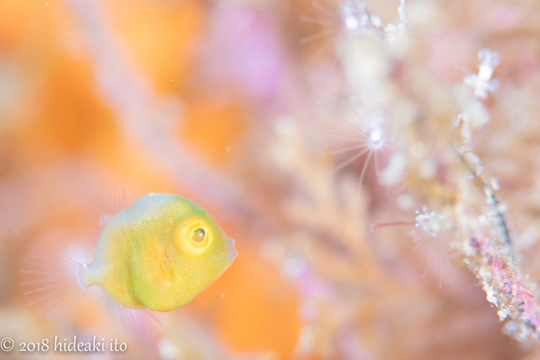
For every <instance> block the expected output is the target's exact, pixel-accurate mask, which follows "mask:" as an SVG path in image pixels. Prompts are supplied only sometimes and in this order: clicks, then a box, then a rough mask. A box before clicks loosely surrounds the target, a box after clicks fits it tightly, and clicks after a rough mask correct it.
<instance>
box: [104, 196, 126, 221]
mask: <svg viewBox="0 0 540 360" xmlns="http://www.w3.org/2000/svg"><path fill="white" fill-rule="evenodd" d="M100 203H101V207H102V208H103V214H102V215H101V217H100V219H99V224H100V225H101V226H102V227H105V226H106V225H107V224H108V223H109V222H110V221H111V219H112V218H113V217H115V216H116V215H117V214H119V213H121V212H123V211H125V210H126V209H127V200H126V189H125V188H114V189H111V190H107V191H105V192H103V194H102V195H101V196H100Z"/></svg>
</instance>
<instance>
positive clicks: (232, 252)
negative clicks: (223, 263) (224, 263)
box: [227, 238, 238, 261]
mask: <svg viewBox="0 0 540 360" xmlns="http://www.w3.org/2000/svg"><path fill="white" fill-rule="evenodd" d="M234 244H236V242H235V241H234V239H231V238H229V242H228V244H227V245H228V247H229V256H230V258H231V261H232V260H234V258H236V256H237V255H238V251H237V250H236V248H235V247H234Z"/></svg>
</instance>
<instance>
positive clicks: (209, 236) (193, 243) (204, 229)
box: [175, 216, 214, 254]
mask: <svg viewBox="0 0 540 360" xmlns="http://www.w3.org/2000/svg"><path fill="white" fill-rule="evenodd" d="M179 225H180V226H178V228H177V230H176V235H175V236H176V243H177V245H178V246H179V247H180V248H181V249H183V250H185V251H187V252H188V253H190V254H199V253H201V252H204V251H207V250H208V248H209V247H210V245H211V244H212V240H213V234H214V233H213V231H212V227H211V226H210V224H209V223H208V221H207V220H206V219H203V218H201V217H198V216H197V217H191V218H188V219H185V220H184V221H183V222H182V223H181V224H179Z"/></svg>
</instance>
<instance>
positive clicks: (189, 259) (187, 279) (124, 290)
mask: <svg viewBox="0 0 540 360" xmlns="http://www.w3.org/2000/svg"><path fill="white" fill-rule="evenodd" d="M236 255H237V251H236V249H235V248H234V240H232V239H229V238H228V237H227V236H226V235H225V233H224V232H223V230H221V228H220V227H219V226H218V224H217V223H216V221H215V219H214V217H213V216H212V215H210V214H209V213H208V212H207V211H206V210H205V209H204V208H202V207H201V206H200V205H198V204H196V203H195V202H193V201H191V200H189V199H186V198H184V197H181V196H178V195H173V194H160V193H152V194H149V195H147V196H144V197H142V198H140V199H139V200H137V201H136V202H135V203H134V204H133V205H132V206H131V207H130V208H128V209H126V210H124V211H122V212H120V213H118V214H116V215H115V216H114V217H112V218H111V219H110V220H109V221H108V222H107V223H106V224H105V226H104V228H103V231H102V233H101V236H100V239H99V243H98V247H97V251H96V256H95V259H94V261H93V262H91V263H89V264H81V263H77V264H73V263H71V264H67V265H66V266H60V265H57V266H52V267H51V266H47V267H42V268H41V269H39V271H36V270H30V271H27V273H28V274H37V275H38V276H39V279H38V281H35V280H30V281H26V282H24V283H23V288H29V289H28V290H27V291H26V294H29V295H31V296H35V295H38V296H42V295H44V296H43V297H42V298H43V299H49V298H51V294H46V293H45V292H46V289H47V288H48V286H41V284H50V282H51V281H54V279H60V278H62V276H63V278H64V279H68V278H70V279H74V278H75V279H77V281H78V284H76V285H77V286H78V287H79V288H80V289H82V290H85V289H86V288H88V287H90V286H93V285H98V286H100V287H101V288H103V290H104V291H105V292H106V293H107V294H108V295H110V297H112V298H113V299H114V300H116V302H118V303H119V304H120V305H122V306H124V307H128V308H133V309H150V310H155V311H169V310H173V309H177V308H179V307H181V306H183V305H185V304H186V303H188V302H189V301H191V300H192V299H193V298H194V297H195V296H196V295H197V294H198V293H200V292H201V291H203V290H204V289H206V288H207V287H208V286H210V285H211V284H212V283H213V282H214V281H215V280H217V279H218V278H219V277H220V276H221V275H222V274H223V272H225V270H227V268H228V267H229V266H230V265H231V264H232V262H233V261H234V259H235V257H236ZM50 262H51V261H49V263H50ZM30 263H31V264H32V263H33V262H32V261H31V262H30ZM37 263H39V262H37ZM32 265H34V264H32ZM64 269H69V271H71V272H75V274H73V273H68V272H67V271H65V270H64ZM56 271H62V272H63V273H62V274H57V273H56ZM66 283H67V280H66ZM35 286H41V287H39V288H37V289H32V288H31V287H35ZM55 288H57V287H55ZM44 289H45V290H44ZM72 292H73V291H72V289H70V290H69V291H64V293H72ZM58 296H61V294H58ZM40 301H41V299H38V302H40Z"/></svg>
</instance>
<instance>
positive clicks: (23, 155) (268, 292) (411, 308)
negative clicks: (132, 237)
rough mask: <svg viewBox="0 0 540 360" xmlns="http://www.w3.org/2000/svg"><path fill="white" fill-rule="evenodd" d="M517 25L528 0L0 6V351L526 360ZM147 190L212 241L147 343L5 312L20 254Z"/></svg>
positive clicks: (533, 86) (532, 149)
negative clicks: (194, 277)
mask: <svg viewBox="0 0 540 360" xmlns="http://www.w3.org/2000/svg"><path fill="white" fill-rule="evenodd" d="M539 35H540V2H538V1H534V0H519V1H510V0H500V1H488V0H478V1H474V2H470V1H465V0H455V1H451V2H449V1H443V0H433V1H430V0H407V1H404V0H402V1H398V0H382V1H381V0H379V1H375V0H366V1H359V0H358V1H356V0H347V1H346V0H327V1H324V0H321V1H315V2H312V1H308V0H305V1H304V0H263V1H248V0H243V1H242V0H237V1H233V0H227V1H202V0H130V1H128V0H109V1H104V0H94V1H89V0H48V1H41V0H40V1H36V0H1V1H0V339H1V340H0V341H1V348H0V358H6V359H8V358H11V359H18V358H26V359H41V358H50V359H56V358H61V359H148V358H154V359H358V360H360V359H415V360H419V359H534V358H536V357H538V356H539V354H540V348H539V344H538V338H539V336H540V297H539V295H540V294H539V289H538V284H539V283H540V262H539V261H538V256H539V255H540V244H539V242H538V240H539V237H540V222H538V218H539V214H540V161H539V159H540V126H539V121H538V119H539V114H540V112H539V110H540V108H539V107H540V102H539V101H538V97H537V95H538V94H539V93H540V43H539V42H538V36H539ZM535 94H536V95H535ZM149 192H160V193H172V194H178V195H181V196H184V197H187V198H189V199H192V200H193V201H195V202H197V203H198V204H200V205H201V206H203V207H204V208H205V209H206V210H208V211H209V212H210V213H211V214H213V215H214V217H215V219H216V221H217V222H218V223H219V226H220V227H221V228H222V229H223V230H224V232H225V233H226V234H227V235H228V236H230V237H231V238H234V239H235V241H236V249H237V250H238V256H237V258H236V259H235V260H234V263H233V264H232V265H231V267H230V268H229V269H228V270H227V271H225V273H224V274H223V275H222V276H221V277H220V278H219V279H218V280H217V281H216V282H215V283H214V284H212V285H211V286H210V287H209V288H208V289H206V290H204V291H203V292H201V293H200V294H199V295H198V296H197V297H195V299H194V300H192V301H191V302H190V303H188V304H187V305H185V306H183V307H181V308H180V309H178V310H174V311H171V312H166V313H160V314H157V315H156V316H157V317H158V318H159V321H160V322H161V325H160V326H159V327H158V328H157V330H156V333H155V334H153V336H141V335H137V333H136V332H135V333H133V332H130V331H129V330H130V329H126V326H124V325H123V324H122V323H120V322H118V320H117V319H116V318H115V317H114V316H111V314H110V313H109V312H108V310H107V309H106V308H105V307H104V306H103V304H101V302H100V301H99V296H94V295H95V294H93V293H92V291H88V292H87V294H85V296H84V297H83V298H82V299H81V300H80V301H79V302H77V304H75V305H74V306H73V307H70V308H67V307H66V308H65V309H60V311H59V314H57V316H54V317H51V318H48V317H43V316H41V315H40V314H39V313H38V312H37V311H35V309H34V308H33V307H32V306H30V305H29V304H28V302H27V301H26V300H25V297H24V296H23V294H22V292H21V289H20V273H21V268H22V267H23V264H24V262H25V258H26V256H27V254H28V252H29V251H30V249H31V248H33V247H36V246H37V247H39V246H40V245H39V244H41V243H51V242H52V243H57V244H69V243H70V242H73V243H75V242H90V243H91V244H94V245H92V246H95V243H97V239H98V237H99V234H100V232H101V227H100V219H102V217H103V215H104V214H110V212H111V211H114V210H117V209H118V208H119V202H123V201H124V200H123V198H124V196H125V197H126V200H125V202H126V203H127V205H128V206H129V205H131V204H132V203H133V202H134V201H136V200H137V199H139V198H141V197H142V196H145V195H146V194H147V193H149ZM36 244H37V245H36ZM61 246H64V245H61ZM66 246H67V245H66ZM74 336H76V337H77V341H79V342H92V341H93V340H94V337H95V338H97V339H99V340H101V339H102V340H103V342H104V343H106V344H107V346H106V347H105V349H102V350H98V351H93V352H89V351H71V352H69V351H61V350H60V349H61V347H60V348H57V349H55V348H54V347H51V348H49V349H48V351H38V345H37V344H43V341H44V340H48V341H49V342H48V344H49V345H52V344H54V343H55V339H56V340H58V339H60V341H61V342H63V343H66V344H67V343H69V342H71V341H72V340H73V341H75V340H74ZM7 338H9V339H12V341H13V345H14V348H13V349H11V350H10V351H7V350H6V348H4V346H7V345H9V341H8V343H6V342H4V339H7ZM64 339H65V341H64ZM116 340H117V341H118V342H121V343H125V344H126V350H125V351H112V350H110V347H109V344H110V343H114V342H115V341H116ZM23 344H24V345H23ZM30 344H33V345H30ZM23 346H24V347H25V348H26V349H27V351H21V349H22V347H23ZM42 350H43V348H42Z"/></svg>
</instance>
